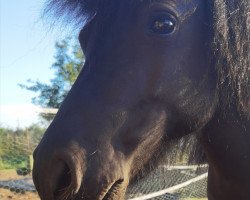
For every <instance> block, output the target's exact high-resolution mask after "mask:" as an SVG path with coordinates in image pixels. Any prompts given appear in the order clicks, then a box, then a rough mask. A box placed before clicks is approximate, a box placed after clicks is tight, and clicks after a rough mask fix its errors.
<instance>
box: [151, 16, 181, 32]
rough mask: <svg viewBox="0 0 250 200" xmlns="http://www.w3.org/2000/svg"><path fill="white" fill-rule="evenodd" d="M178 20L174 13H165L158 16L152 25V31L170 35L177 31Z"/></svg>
mask: <svg viewBox="0 0 250 200" xmlns="http://www.w3.org/2000/svg"><path fill="white" fill-rule="evenodd" d="M175 27H176V20H175V18H174V17H173V16H172V15H169V14H164V15H160V16H156V17H155V18H154V19H153V21H152V23H151V25H150V31H151V32H152V33H154V34H160V35H168V34H171V33H173V32H174V31H175Z"/></svg>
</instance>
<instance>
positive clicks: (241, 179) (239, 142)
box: [201, 110, 250, 200]
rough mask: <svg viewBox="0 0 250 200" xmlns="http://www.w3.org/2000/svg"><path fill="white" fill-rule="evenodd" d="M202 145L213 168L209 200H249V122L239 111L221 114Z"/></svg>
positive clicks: (211, 125) (206, 131) (216, 116)
mask: <svg viewBox="0 0 250 200" xmlns="http://www.w3.org/2000/svg"><path fill="white" fill-rule="evenodd" d="M231 111H232V110H231ZM201 142H202V145H203V147H204V150H205V153H206V156H207V158H208V162H209V166H210V169H209V177H208V191H209V193H210V194H208V195H209V196H210V198H209V199H212V200H213V199H216V200H217V199H219V200H224V199H225V200H231V199H248V198H249V196H250V190H249V188H250V145H249V144H250V121H249V120H247V119H246V118H243V117H239V114H237V113H236V112H227V114H225V113H223V114H221V113H218V114H217V115H215V116H214V118H213V119H212V120H211V122H210V123H209V124H208V125H207V126H206V127H205V129H204V130H203V132H202V138H201ZM214 194H216V196H214Z"/></svg>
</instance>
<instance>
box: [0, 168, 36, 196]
mask: <svg viewBox="0 0 250 200" xmlns="http://www.w3.org/2000/svg"><path fill="white" fill-rule="evenodd" d="M26 177H30V175H29V176H19V175H17V173H16V171H15V170H0V180H1V181H5V180H19V179H23V178H26ZM0 200H39V197H38V195H37V193H35V192H24V191H10V190H9V189H7V188H6V189H5V188H0Z"/></svg>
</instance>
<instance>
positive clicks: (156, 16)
mask: <svg viewBox="0 0 250 200" xmlns="http://www.w3.org/2000/svg"><path fill="white" fill-rule="evenodd" d="M46 11H47V12H51V11H53V12H55V13H56V14H57V16H62V18H63V19H66V18H65V15H64V14H66V15H67V16H70V17H71V18H70V19H72V20H74V21H76V23H77V24H80V25H82V26H83V28H82V30H81V32H80V35H79V41H80V43H81V47H82V49H83V51H84V53H85V56H86V62H85V65H84V68H83V71H82V72H81V74H80V75H79V77H78V79H77V81H76V82H75V84H74V86H73V88H72V89H71V91H70V92H69V94H68V96H67V98H66V99H65V101H64V103H63V105H62V106H61V108H60V110H59V112H58V114H57V116H56V117H55V119H54V121H53V122H52V124H51V125H50V127H49V128H48V130H47V131H46V133H45V135H44V137H43V139H42V141H41V143H40V144H39V145H38V147H37V149H36V151H35V152H34V160H35V163H34V171H33V178H34V182H35V185H36V188H37V190H38V193H39V195H40V197H41V198H42V200H60V199H67V200H78V199H85V200H118V199H123V198H124V194H125V192H126V188H127V186H128V185H129V183H131V181H132V180H133V179H134V178H135V177H136V176H137V175H138V174H139V173H140V172H141V171H142V170H144V169H148V168H150V167H149V166H150V165H152V164H153V165H157V164H156V163H157V162H156V161H159V160H161V158H162V157H163V155H164V152H167V153H168V151H167V149H166V148H167V146H168V145H167V144H168V143H171V142H172V141H175V140H179V139H181V138H183V137H185V136H187V135H190V134H196V135H197V143H196V145H195V147H198V146H201V147H202V149H203V151H204V152H205V155H206V157H207V160H208V162H209V166H210V167H209V177H208V198H209V200H236V199H237V200H249V199H250V77H249V76H250V66H249V60H250V59H249V56H250V53H249V45H250V40H249V39H250V38H249V37H250V33H249V29H250V1H249V0H51V1H49V2H48V7H47V10H46ZM63 16H64V17H63ZM67 19H69V18H67ZM198 149H199V148H198ZM196 152H197V148H196ZM199 152H200V150H199V151H198V153H199ZM198 153H195V155H198ZM192 155H193V154H192Z"/></svg>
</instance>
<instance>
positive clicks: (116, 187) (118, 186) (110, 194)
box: [103, 179, 124, 200]
mask: <svg viewBox="0 0 250 200" xmlns="http://www.w3.org/2000/svg"><path fill="white" fill-rule="evenodd" d="M123 182H124V179H119V180H117V181H116V182H115V183H114V184H113V185H112V186H111V188H110V189H109V190H108V192H107V193H106V195H105V196H104V198H103V200H110V199H113V198H112V197H113V196H114V195H115V194H117V193H119V190H120V189H121V188H122V183H123Z"/></svg>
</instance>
